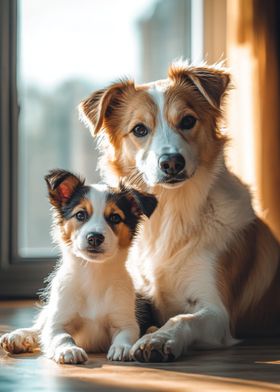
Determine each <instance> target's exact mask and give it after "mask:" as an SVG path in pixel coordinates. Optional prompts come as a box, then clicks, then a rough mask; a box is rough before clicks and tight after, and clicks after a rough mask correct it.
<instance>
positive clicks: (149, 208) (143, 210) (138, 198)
mask: <svg viewBox="0 0 280 392" xmlns="http://www.w3.org/2000/svg"><path fill="white" fill-rule="evenodd" d="M128 199H129V200H130V202H131V203H132V212H133V213H134V214H136V215H142V214H144V215H146V216H147V217H148V218H150V216H151V215H152V213H153V212H154V210H155V209H156V206H157V204H158V201H157V199H156V197H155V196H154V195H152V194H150V193H146V192H139V191H137V190H136V189H129V191H128Z"/></svg>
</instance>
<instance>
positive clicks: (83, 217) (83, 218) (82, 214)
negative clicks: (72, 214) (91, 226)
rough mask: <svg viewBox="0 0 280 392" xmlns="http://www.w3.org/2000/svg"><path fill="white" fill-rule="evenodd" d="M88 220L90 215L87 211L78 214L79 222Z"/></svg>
mask: <svg viewBox="0 0 280 392" xmlns="http://www.w3.org/2000/svg"><path fill="white" fill-rule="evenodd" d="M87 218H88V214H87V213H86V211H79V212H77V214H76V219H77V220H78V221H79V222H84V221H85V220H87Z"/></svg>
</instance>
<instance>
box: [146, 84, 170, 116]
mask: <svg viewBox="0 0 280 392" xmlns="http://www.w3.org/2000/svg"><path fill="white" fill-rule="evenodd" d="M165 90H166V88H164V87H162V85H161V84H154V85H153V86H151V88H150V89H149V90H148V93H149V94H150V96H151V97H152V99H153V101H154V102H155V104H156V105H157V108H158V117H159V120H160V122H161V121H162V120H163V109H164V91H165Z"/></svg>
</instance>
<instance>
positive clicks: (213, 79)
mask: <svg viewBox="0 0 280 392" xmlns="http://www.w3.org/2000/svg"><path fill="white" fill-rule="evenodd" d="M168 76H169V78H170V79H171V80H174V81H176V80H178V81H187V82H190V83H192V84H193V85H195V87H196V88H197V90H199V92H200V93H201V94H202V95H203V96H204V98H205V99H206V100H207V102H208V103H209V104H210V105H211V106H212V107H214V108H216V109H217V108H219V107H220V104H221V98H222V96H223V94H224V93H225V91H226V89H227V87H228V85H229V82H230V74H229V73H228V72H227V70H226V69H225V68H223V67H221V66H220V65H213V66H206V65H205V66H199V67H196V66H188V65H186V64H184V63H174V64H172V65H171V67H170V68H169V70H168Z"/></svg>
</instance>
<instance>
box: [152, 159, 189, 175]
mask: <svg viewBox="0 0 280 392" xmlns="http://www.w3.org/2000/svg"><path fill="white" fill-rule="evenodd" d="M158 165H159V168H160V170H161V171H162V172H163V173H164V174H165V175H167V176H170V177H174V176H176V175H177V174H179V173H180V172H181V171H182V170H183V169H184V168H185V165H186V162H185V159H184V157H183V156H182V155H181V154H163V155H161V156H160V157H159V160H158Z"/></svg>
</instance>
